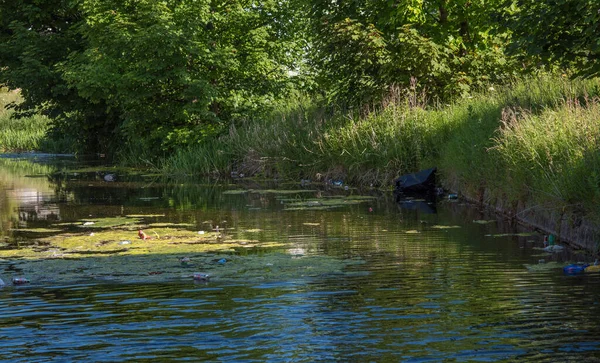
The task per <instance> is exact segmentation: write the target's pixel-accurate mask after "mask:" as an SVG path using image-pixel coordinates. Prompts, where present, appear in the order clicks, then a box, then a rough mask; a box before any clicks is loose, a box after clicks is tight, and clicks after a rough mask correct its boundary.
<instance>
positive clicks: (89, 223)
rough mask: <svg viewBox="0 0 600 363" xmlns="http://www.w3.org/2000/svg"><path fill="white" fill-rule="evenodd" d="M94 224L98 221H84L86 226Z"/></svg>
mask: <svg viewBox="0 0 600 363" xmlns="http://www.w3.org/2000/svg"><path fill="white" fill-rule="evenodd" d="M94 224H96V222H84V223H83V225H84V226H92V225H94Z"/></svg>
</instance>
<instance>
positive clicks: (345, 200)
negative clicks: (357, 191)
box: [284, 196, 375, 211]
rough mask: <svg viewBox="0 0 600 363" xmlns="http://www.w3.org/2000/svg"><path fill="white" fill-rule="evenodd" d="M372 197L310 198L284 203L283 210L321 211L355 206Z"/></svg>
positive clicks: (370, 199)
mask: <svg viewBox="0 0 600 363" xmlns="http://www.w3.org/2000/svg"><path fill="white" fill-rule="evenodd" d="M373 199H375V198H374V197H368V196H348V197H339V196H338V197H335V198H312V199H306V200H300V201H297V200H296V201H291V202H287V203H285V202H284V205H285V210H288V211H298V210H323V209H333V208H339V207H345V206H349V205H357V204H361V203H365V202H368V201H372V200H373Z"/></svg>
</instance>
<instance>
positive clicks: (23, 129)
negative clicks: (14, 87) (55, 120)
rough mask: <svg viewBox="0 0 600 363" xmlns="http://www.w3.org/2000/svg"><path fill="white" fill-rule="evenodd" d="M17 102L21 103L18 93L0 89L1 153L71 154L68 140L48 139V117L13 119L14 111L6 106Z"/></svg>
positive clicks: (35, 116)
mask: <svg viewBox="0 0 600 363" xmlns="http://www.w3.org/2000/svg"><path fill="white" fill-rule="evenodd" d="M15 102H16V103H18V102H21V95H20V94H19V92H18V91H9V90H7V89H0V152H23V151H34V150H35V151H41V152H50V153H62V152H69V149H70V145H71V143H70V142H69V141H68V140H52V139H50V138H49V137H48V130H49V128H50V120H49V119H48V118H47V117H45V116H42V115H33V116H30V117H25V118H19V119H15V118H12V117H11V115H12V114H13V112H14V111H13V110H12V109H11V108H7V107H6V106H8V105H10V104H12V103H15Z"/></svg>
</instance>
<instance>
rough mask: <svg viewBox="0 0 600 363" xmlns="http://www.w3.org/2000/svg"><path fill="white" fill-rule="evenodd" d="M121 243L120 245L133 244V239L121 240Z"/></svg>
mask: <svg viewBox="0 0 600 363" xmlns="http://www.w3.org/2000/svg"><path fill="white" fill-rule="evenodd" d="M119 244H120V245H129V244H131V241H129V240H126V241H121V242H119Z"/></svg>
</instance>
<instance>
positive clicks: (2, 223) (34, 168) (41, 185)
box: [0, 159, 60, 236]
mask: <svg viewBox="0 0 600 363" xmlns="http://www.w3.org/2000/svg"><path fill="white" fill-rule="evenodd" d="M53 170H54V167H53V166H50V165H47V164H40V163H36V162H34V161H32V160H23V159H0V233H1V235H2V236H8V235H9V231H10V230H11V229H13V228H19V227H26V226H27V225H28V223H32V222H35V221H40V220H52V221H55V220H58V219H59V218H60V217H59V216H60V211H59V208H58V206H57V205H56V204H55V203H52V201H53V200H54V191H53V187H52V185H51V183H50V182H49V181H48V179H47V178H46V175H48V174H50V173H51V172H52V171H53Z"/></svg>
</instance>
